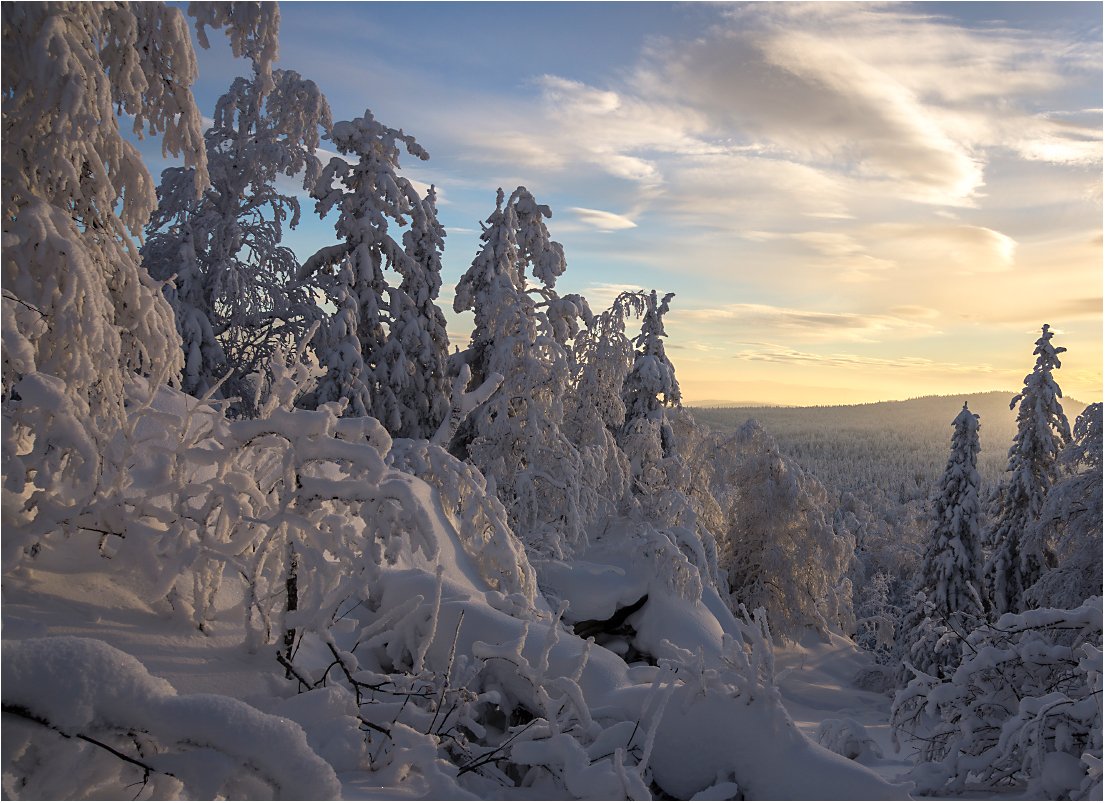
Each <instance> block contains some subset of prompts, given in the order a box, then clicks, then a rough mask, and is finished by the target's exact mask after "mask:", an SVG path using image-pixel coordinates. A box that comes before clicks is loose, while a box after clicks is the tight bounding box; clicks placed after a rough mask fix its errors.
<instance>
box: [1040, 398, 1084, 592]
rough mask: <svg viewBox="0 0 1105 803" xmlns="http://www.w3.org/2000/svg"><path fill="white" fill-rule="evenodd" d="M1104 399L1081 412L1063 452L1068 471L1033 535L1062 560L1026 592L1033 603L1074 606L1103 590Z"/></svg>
mask: <svg viewBox="0 0 1105 803" xmlns="http://www.w3.org/2000/svg"><path fill="white" fill-rule="evenodd" d="M1101 444H1102V425H1101V402H1097V403H1095V404H1091V405H1090V406H1089V407H1087V408H1086V409H1085V411H1083V413H1082V415H1080V416H1078V420H1077V421H1076V422H1075V424H1074V435H1073V438H1072V439H1071V442H1070V443H1068V444H1067V445H1066V446H1065V447H1064V448H1063V451H1062V452H1060V453H1059V466H1060V469H1061V471H1062V472H1063V473H1062V475H1061V477H1060V479H1059V481H1058V482H1056V483H1055V485H1053V486H1052V487H1051V490H1050V491H1048V494H1047V499H1046V501H1045V502H1044V508H1043V510H1042V511H1041V512H1040V520H1039V522H1038V523H1037V524H1036V527H1037V528H1038V532H1037V533H1035V534H1034V537H1033V540H1035V541H1038V542H1040V543H1043V544H1045V545H1046V548H1047V549H1048V550H1049V551H1053V552H1054V554H1055V556H1056V560H1057V562H1058V565H1057V566H1056V567H1055V568H1054V569H1050V570H1049V571H1046V572H1044V574H1043V575H1042V576H1041V577H1040V579H1039V580H1038V581H1036V584H1035V585H1033V586H1032V587H1030V588H1029V589H1028V590H1027V591H1026V592H1025V600H1026V602H1027V603H1028V604H1029V605H1031V606H1033V607H1041V608H1073V607H1075V606H1077V605H1079V604H1080V603H1081V602H1082V601H1083V600H1086V599H1089V598H1090V597H1092V596H1095V595H1097V594H1099V593H1100V592H1101V572H1102V566H1101V557H1102V543H1101V513H1102V493H1101V485H1102V461H1101Z"/></svg>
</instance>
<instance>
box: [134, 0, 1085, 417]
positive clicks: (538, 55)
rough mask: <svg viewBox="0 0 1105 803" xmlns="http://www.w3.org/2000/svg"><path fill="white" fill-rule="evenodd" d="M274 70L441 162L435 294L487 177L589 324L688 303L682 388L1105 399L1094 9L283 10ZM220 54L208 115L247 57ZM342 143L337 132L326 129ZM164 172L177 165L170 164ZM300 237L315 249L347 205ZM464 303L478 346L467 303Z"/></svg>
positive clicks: (673, 320) (624, 6)
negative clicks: (1037, 355)
mask: <svg viewBox="0 0 1105 803" xmlns="http://www.w3.org/2000/svg"><path fill="white" fill-rule="evenodd" d="M281 16H282V24H281V46H280V47H281V49H280V60H279V61H278V63H277V66H278V67H280V68H284V69H294V70H296V71H298V72H300V73H301V74H302V75H303V76H304V77H306V78H310V79H313V80H314V81H315V82H316V83H318V84H319V86H320V87H321V89H322V91H323V92H324V93H325V94H326V96H327V97H328V99H329V102H330V106H331V108H332V110H333V116H334V119H335V120H343V119H351V118H353V117H357V116H360V115H362V114H363V113H364V111H365V110H366V109H370V110H371V111H372V113H373V114H374V115H375V116H376V118H377V119H379V120H381V121H382V122H384V123H386V124H388V125H390V126H393V127H395V128H402V129H404V130H405V131H406V133H408V134H412V135H413V136H414V137H415V138H416V139H417V140H418V142H419V143H420V144H421V145H422V146H423V147H424V148H425V149H426V150H427V151H429V153H430V159H429V160H428V161H426V162H418V161H417V160H415V159H413V158H411V159H408V160H406V161H405V162H404V163H403V166H402V167H403V169H402V174H403V175H405V176H407V177H408V178H410V179H411V180H412V181H415V182H416V183H417V182H421V183H422V184H425V185H429V184H431V183H432V184H434V185H435V186H436V187H437V188H438V192H439V213H440V217H441V220H442V222H443V224H444V225H445V227H446V229H447V231H448V237H447V239H446V250H445V256H444V264H445V269H444V273H445V275H444V277H443V280H444V287H443V291H442V298H441V305H442V307H443V309H446V310H449V308H450V307H451V303H452V287H453V286H454V285H455V283H456V281H457V280H458V279H459V277H460V276H461V274H462V273H463V272H464V271H465V269H466V268H467V267H468V265H469V264H470V262H471V260H472V258H473V256H474V255H475V253H476V251H477V249H478V246H479V241H478V237H479V231H480V225H479V224H480V221H481V220H484V219H485V218H486V217H487V216H488V215H489V214H490V213H491V211H492V210H493V209H494V204H495V191H496V189H497V188H498V187H503V188H505V189H506V191H507V192H508V193H509V192H510V190H511V189H513V188H514V187H517V186H519V185H524V186H526V187H527V188H529V190H530V191H531V192H532V193H533V194H534V195H535V196H536V197H537V199H538V200H539V201H540V202H542V203H544V204H547V205H549V206H550V207H551V208H552V210H553V217H552V219H551V220H550V221H549V229H550V232H551V233H552V235H553V237H554V239H556V240H558V241H560V242H561V243H563V245H564V249H565V253H566V256H567V261H568V270H567V272H566V273H565V274H564V276H563V277H561V279H560V280H559V282H558V284H557V289H558V290H560V291H561V292H562V293H566V292H580V293H583V294H584V295H585V296H586V297H587V298H588V299H589V301H590V303H591V307H592V309H593V310H595V311H596V312H597V311H599V309H601V308H603V307H604V306H606V305H608V304H609V302H610V301H611V300H612V298H613V297H614V295H616V293H617V292H619V291H620V290H622V289H639V288H644V289H652V288H655V289H657V290H660V291H662V292H674V293H675V298H674V300H673V301H672V309H671V312H670V313H669V315H668V317H667V332H668V340H667V347H668V353H669V356H670V357H671V358H672V361H673V362H674V364H675V367H676V373H677V377H678V379H679V381H680V384H681V386H682V390H683V395H684V400H685V402H686V403H690V404H694V403H702V402H710V401H732V402H753V403H763V404H800V405H804V404H850V403H858V402H870V401H880V400H886V399H903V398H910V397H915V396H922V395H929V394H958V393H967V392H975V391H985V390H994V389H999V390H1010V391H1016V390H1018V389H1019V388H1020V387H1021V384H1022V382H1023V379H1024V376H1025V374H1027V373H1028V372H1029V371H1031V369H1032V365H1033V362H1034V357H1033V355H1032V352H1033V348H1034V345H1033V344H1034V341H1035V339H1036V338H1037V337H1038V336H1039V331H1040V325H1041V324H1043V323H1048V324H1050V325H1051V328H1052V330H1053V331H1055V332H1056V335H1055V338H1054V340H1053V343H1055V344H1057V345H1059V346H1064V347H1066V348H1067V349H1068V352H1067V353H1066V354H1064V355H1063V368H1062V369H1061V370H1060V371H1059V372H1058V373H1057V374H1056V378H1057V380H1058V382H1059V384H1060V385H1061V386H1062V388H1063V390H1064V392H1065V394H1066V395H1067V396H1071V397H1073V398H1076V399H1079V400H1081V401H1084V402H1091V401H1096V400H1099V399H1101V397H1102V394H1101V384H1102V379H1101V376H1102V371H1101V369H1102V345H1101V344H1102V5H1101V4H1100V3H1050V2H1048V3H1008V4H1007V3H990V2H987V3H891V4H877V3H824V4H818V3H813V4H805V3H752V4H743V3H738V4H725V3H337V4H330V3H284V4H282V5H281ZM211 40H212V48H211V49H210V50H207V51H203V50H199V52H198V58H199V68H200V77H199V80H198V81H197V83H196V85H195V93H196V97H197V100H198V102H199V105H200V109H201V111H202V112H203V113H204V114H207V115H210V114H211V110H212V109H213V107H214V103H215V100H216V98H217V97H218V96H219V95H220V94H222V92H223V91H225V89H226V87H227V86H228V85H229V83H230V81H231V79H232V77H233V76H234V75H238V74H243V75H244V74H246V73H247V71H248V70H249V67H248V64H247V63H246V62H244V61H242V60H235V59H233V57H232V56H231V55H230V53H229V50H228V48H227V47H226V46H225V44H223V43H222V42H220V41H218V40H217V37H214V36H213V37H211ZM325 145H326V143H324V146H325ZM154 161H155V162H156V160H154ZM304 217H305V222H304V223H303V224H302V225H301V226H300V228H299V229H298V230H297V231H295V232H292V233H291V236H290V238H289V240H288V244H290V245H291V246H292V247H293V248H294V249H295V250H296V252H297V254H298V255H299V256H300V258H305V257H306V256H308V255H310V254H311V253H313V251H314V250H316V249H317V248H319V247H322V246H324V245H328V244H330V243H332V242H334V241H335V235H334V232H333V215H332V216H331V218H330V219H327V220H318V219H317V218H316V219H314V220H308V219H307V218H309V217H310V216H309V215H305V216H304ZM448 314H449V316H450V335H451V337H452V339H453V341H454V342H455V343H457V344H459V345H460V346H461V347H463V346H464V345H465V344H466V343H467V339H468V335H469V334H470V319H468V320H465V319H464V318H462V317H461V316H454V315H452V313H451V311H449V313H448Z"/></svg>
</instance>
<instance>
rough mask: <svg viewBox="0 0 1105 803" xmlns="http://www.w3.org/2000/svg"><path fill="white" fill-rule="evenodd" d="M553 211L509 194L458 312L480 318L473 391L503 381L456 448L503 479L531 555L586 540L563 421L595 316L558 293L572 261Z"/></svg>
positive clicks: (463, 283)
mask: <svg viewBox="0 0 1105 803" xmlns="http://www.w3.org/2000/svg"><path fill="white" fill-rule="evenodd" d="M551 214H552V213H551V212H550V211H549V208H548V207H547V206H542V205H540V204H538V203H537V202H536V200H535V199H534V197H533V195H531V194H530V193H529V191H528V190H526V188H525V187H519V188H518V189H516V190H515V191H514V192H513V193H511V195H510V197H509V198H507V197H505V195H504V193H503V191H502V190H501V189H500V190H499V192H498V197H497V199H496V204H495V211H494V212H493V213H492V214H491V216H490V217H488V219H487V223H486V224H485V225H484V231H483V234H482V235H481V237H480V239H481V242H482V243H483V245H482V247H481V249H480V252H479V253H478V254H477V255H476V258H475V259H474V260H473V262H472V265H471V266H470V267H469V268H468V270H467V272H465V274H464V275H463V276H462V277H461V280H460V282H459V283H458V284H457V289H456V296H455V299H454V302H453V308H454V309H455V310H456V311H457V312H462V311H464V310H471V311H472V312H473V313H474V314H475V329H474V330H473V332H472V342H471V345H470V346H469V348H468V349H467V351H465V352H462V353H461V355H459V359H461V360H463V361H464V363H466V364H467V365H468V366H469V368H470V370H471V372H472V384H473V386H475V385H478V384H480V383H481V382H483V380H484V379H485V378H487V377H489V376H490V375H492V374H499V375H501V376H503V377H504V380H503V385H502V387H501V388H500V390H499V391H498V392H497V393H496V394H495V395H494V396H492V397H491V398H490V399H489V401H488V402H487V403H486V404H484V405H483V406H482V407H480V408H479V409H477V410H476V411H475V412H474V413H473V414H472V416H471V417H470V418H469V419H468V422H467V424H466V425H462V427H461V429H460V431H459V432H458V434H457V436H456V437H455V438H454V440H453V443H452V444H451V446H450V448H451V449H452V450H453V452H454V453H455V454H457V455H458V456H461V457H465V458H467V459H470V460H471V461H472V462H473V463H474V464H475V465H476V466H477V467H479V468H480V470H481V471H482V472H483V473H484V475H485V476H487V477H489V478H493V479H494V480H495V488H496V492H497V493H498V496H499V499H500V500H502V502H503V505H504V506H505V507H506V509H507V511H508V513H509V515H510V522H511V527H512V529H513V530H514V532H515V533H516V534H517V535H518V536H519V537H520V538H521V539H522V540H523V541H524V542H525V543H526V546H527V550H529V551H530V552H531V554H543V555H547V556H550V557H553V558H562V557H565V556H567V555H570V554H571V553H572V551H573V549H574V548H575V547H576V546H577V545H579V544H580V543H582V541H583V538H584V527H585V525H586V522H585V521H584V518H583V511H582V508H581V503H580V494H581V487H580V486H581V475H582V461H581V458H580V455H579V451H578V450H577V449H576V448H575V447H574V446H573V445H572V443H571V442H570V441H569V440H568V438H567V436H566V435H565V434H564V432H563V431H562V430H561V423H562V421H563V418H564V399H565V396H566V392H567V385H568V380H569V377H570V376H571V355H570V352H569V350H568V348H567V345H566V344H567V341H568V340H569V339H570V338H571V337H573V336H574V335H575V334H576V333H577V331H578V323H577V321H578V319H579V318H584V319H585V320H586V319H588V318H590V310H589V309H588V308H587V305H586V302H585V301H583V299H581V298H579V297H564V298H561V297H559V296H558V295H557V293H556V291H555V289H554V286H555V283H556V279H557V277H559V276H560V275H561V274H562V273H563V272H564V269H565V262H564V251H563V249H562V248H561V246H560V244H559V243H557V242H554V241H552V240H551V239H550V238H549V232H548V229H547V228H546V226H545V223H544V218H546V217H549V216H550V215H551ZM530 272H532V276H533V279H535V280H536V282H535V283H533V282H531V280H530V278H529V276H528V273H530Z"/></svg>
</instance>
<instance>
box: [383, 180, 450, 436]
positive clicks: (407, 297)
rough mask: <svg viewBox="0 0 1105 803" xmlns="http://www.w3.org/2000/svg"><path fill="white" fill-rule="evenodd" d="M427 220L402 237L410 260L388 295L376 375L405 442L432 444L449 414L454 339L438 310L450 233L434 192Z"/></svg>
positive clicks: (416, 221)
mask: <svg viewBox="0 0 1105 803" xmlns="http://www.w3.org/2000/svg"><path fill="white" fill-rule="evenodd" d="M422 204H423V209H424V214H422V215H416V216H413V218H412V221H411V228H410V229H408V230H407V231H405V232H404V233H403V248H404V251H405V252H406V254H407V256H408V257H409V259H407V260H404V261H403V262H402V263H401V264H399V265H397V266H396V270H398V271H399V272H400V273H401V275H402V281H401V282H400V284H399V287H398V288H395V287H392V288H389V289H388V306H389V313H390V314H389V322H388V337H387V341H386V342H385V343H384V347H383V349H382V350H381V355H380V365H379V367H378V369H377V375H378V377H379V383H380V385H381V386H382V387H384V388H387V389H388V390H389V391H390V392H391V393H392V394H393V395H394V397H395V404H396V405H397V407H398V409H399V418H400V424H399V427H398V428H396V429H394V430H392V434H393V435H395V436H396V437H401V438H429V437H430V436H431V435H433V433H434V432H435V431H436V430H437V428H438V426H439V425H440V424H441V422H442V421H443V420H444V419H445V417H446V415H448V413H449V394H450V382H449V374H448V361H449V334H448V331H447V328H446V323H445V316H444V315H443V314H442V312H441V309H440V307H438V306H437V303H436V302H437V297H438V293H439V292H440V291H441V253H442V251H443V250H444V248H445V228H444V227H443V226H442V225H441V223H440V222H438V219H437V192H436V190H435V189H434V187H430V190H429V192H428V193H427V195H426V197H425V199H423V202H422Z"/></svg>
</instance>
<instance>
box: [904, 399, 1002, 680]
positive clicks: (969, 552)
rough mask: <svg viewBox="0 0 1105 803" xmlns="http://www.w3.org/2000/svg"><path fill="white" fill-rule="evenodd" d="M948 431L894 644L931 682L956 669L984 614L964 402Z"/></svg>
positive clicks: (973, 452)
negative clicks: (916, 570) (907, 607)
mask: <svg viewBox="0 0 1105 803" xmlns="http://www.w3.org/2000/svg"><path fill="white" fill-rule="evenodd" d="M952 426H953V427H955V430H954V432H953V434H952V445H951V453H950V454H949V456H948V464H947V466H946V467H945V469H944V474H943V476H942V477H941V478H940V482H939V485H938V487H937V492H936V496H935V497H934V499H933V508H932V529H931V530H930V534H929V541H928V544H927V545H926V547H925V556H924V560H923V561H922V563H921V573H920V576H919V579H918V582H917V585H916V587H915V588H916V591H917V593H916V594H915V595H914V600H915V602H916V603H917V607H915V608H914V609H913V610H912V611H910V612H909V614H908V615H907V616H906V619H905V621H904V623H903V626H902V631H901V633H900V639H899V643H900V644H901V654H902V655H903V656H904V657H906V658H907V660H908V661H909V663H910V665H912V666H913V667H915V668H917V669H920V670H922V671H924V672H927V673H929V674H931V675H936V676H942V675H944V674H947V673H948V672H951V671H953V670H954V669H955V667H956V666H958V664H959V659H960V657H961V656H960V651H961V645H962V639H963V637H965V636H966V634H967V633H969V632H970V631H971V630H973V629H974V628H975V626H977V624H978V622H979V620H980V618H981V617H982V614H983V602H982V596H981V594H980V588H981V586H982V577H981V572H980V568H981V565H982V531H981V523H980V518H981V508H980V503H979V486H980V481H979V476H978V470H977V463H978V452H979V448H980V447H979V439H978V432H979V422H978V416H977V415H975V414H974V413H972V412H971V411H970V410H969V409H967V403H966V402H964V403H963V409H962V410H961V411H960V412H959V415H957V416H956V417H955V420H954V421H952ZM910 676H911V673H910ZM903 679H904V680H905V681H908V680H909V679H910V677H905V678H903Z"/></svg>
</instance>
